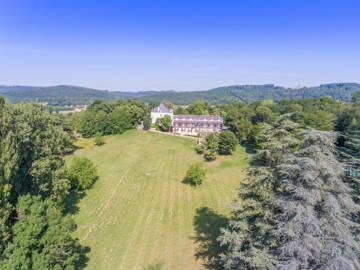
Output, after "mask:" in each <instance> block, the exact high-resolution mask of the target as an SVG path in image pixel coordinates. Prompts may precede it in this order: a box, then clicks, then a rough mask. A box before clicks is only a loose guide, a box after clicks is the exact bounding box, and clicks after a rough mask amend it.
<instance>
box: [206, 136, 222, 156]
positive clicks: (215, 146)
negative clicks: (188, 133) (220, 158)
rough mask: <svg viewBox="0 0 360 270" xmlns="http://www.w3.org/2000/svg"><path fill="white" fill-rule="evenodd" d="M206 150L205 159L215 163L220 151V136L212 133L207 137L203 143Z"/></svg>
mask: <svg viewBox="0 0 360 270" xmlns="http://www.w3.org/2000/svg"><path fill="white" fill-rule="evenodd" d="M203 148H204V150H205V151H204V152H205V154H204V158H205V160H206V161H213V160H215V159H216V154H217V153H218V151H219V134H217V133H210V134H209V135H207V136H206V137H205V141H204V143H203Z"/></svg>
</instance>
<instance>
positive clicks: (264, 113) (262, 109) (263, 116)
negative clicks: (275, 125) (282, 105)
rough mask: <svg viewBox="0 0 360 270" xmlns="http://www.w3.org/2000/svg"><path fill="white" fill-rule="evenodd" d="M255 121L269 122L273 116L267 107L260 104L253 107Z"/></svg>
mask: <svg viewBox="0 0 360 270" xmlns="http://www.w3.org/2000/svg"><path fill="white" fill-rule="evenodd" d="M254 118H255V123H271V122H272V121H273V120H274V118H275V116H274V113H273V112H272V111H271V109H269V107H267V106H264V105H260V106H258V107H257V108H256V109H255V117H254Z"/></svg>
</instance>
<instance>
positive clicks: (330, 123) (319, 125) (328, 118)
mask: <svg viewBox="0 0 360 270" xmlns="http://www.w3.org/2000/svg"><path fill="white" fill-rule="evenodd" d="M334 121H335V117H334V116H333V115H332V114H331V113H329V112H325V111H322V110H316V111H315V112H313V113H309V114H306V115H305V117H304V124H305V125H306V126H308V127H312V128H316V129H318V130H325V131H329V130H333V129H334Z"/></svg>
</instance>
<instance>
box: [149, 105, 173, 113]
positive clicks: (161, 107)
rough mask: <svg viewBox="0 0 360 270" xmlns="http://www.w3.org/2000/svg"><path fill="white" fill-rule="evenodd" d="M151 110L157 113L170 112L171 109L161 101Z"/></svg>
mask: <svg viewBox="0 0 360 270" xmlns="http://www.w3.org/2000/svg"><path fill="white" fill-rule="evenodd" d="M151 112H157V113H172V112H173V110H172V109H170V108H169V107H168V106H167V105H166V104H164V103H161V104H160V105H159V106H157V107H155V108H152V109H151Z"/></svg>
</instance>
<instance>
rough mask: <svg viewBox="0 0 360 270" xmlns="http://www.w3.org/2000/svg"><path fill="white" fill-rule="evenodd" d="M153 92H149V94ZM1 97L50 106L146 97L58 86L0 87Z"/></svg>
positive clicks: (137, 93) (12, 100)
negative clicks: (43, 103)
mask: <svg viewBox="0 0 360 270" xmlns="http://www.w3.org/2000/svg"><path fill="white" fill-rule="evenodd" d="M149 93H151V92H147V93H146V94H149ZM0 95H2V96H5V97H6V98H7V99H8V100H9V101H11V102H13V103H19V102H33V101H34V102H47V103H49V105H55V106H61V105H77V104H89V103H91V102H92V101H94V100H95V99H103V100H107V101H115V100H116V99H118V98H135V97H139V96H141V95H144V93H143V92H110V91H106V90H98V89H92V88H86V87H79V86H71V85H57V86H49V87H38V86H5V85H0Z"/></svg>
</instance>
